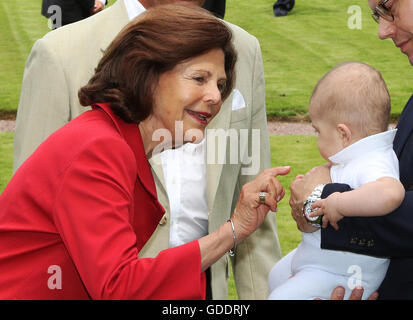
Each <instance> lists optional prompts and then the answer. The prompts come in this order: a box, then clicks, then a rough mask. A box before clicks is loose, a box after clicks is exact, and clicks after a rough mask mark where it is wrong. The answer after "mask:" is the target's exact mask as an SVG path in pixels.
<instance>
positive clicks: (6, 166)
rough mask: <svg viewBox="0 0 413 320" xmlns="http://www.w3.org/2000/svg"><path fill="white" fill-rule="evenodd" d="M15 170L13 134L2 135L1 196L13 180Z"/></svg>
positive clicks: (0, 163)
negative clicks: (13, 170)
mask: <svg viewBox="0 0 413 320" xmlns="http://www.w3.org/2000/svg"><path fill="white" fill-rule="evenodd" d="M12 169H13V133H11V132H7V133H0V194H1V192H2V191H3V190H4V188H5V187H6V185H7V183H8V182H9V180H10V179H11V175H12Z"/></svg>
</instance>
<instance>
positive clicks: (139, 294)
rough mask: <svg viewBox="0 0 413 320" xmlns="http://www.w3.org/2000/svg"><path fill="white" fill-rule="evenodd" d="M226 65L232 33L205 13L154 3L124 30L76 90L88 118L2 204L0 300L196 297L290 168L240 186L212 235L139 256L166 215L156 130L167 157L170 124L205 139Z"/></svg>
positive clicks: (25, 171) (52, 142) (24, 169)
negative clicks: (162, 134)
mask: <svg viewBox="0 0 413 320" xmlns="http://www.w3.org/2000/svg"><path fill="white" fill-rule="evenodd" d="M235 61H236V53H235V52H234V49H233V47H232V44H231V32H230V31H229V30H228V28H227V27H226V26H225V24H224V23H222V22H221V21H219V20H218V19H216V18H214V17H212V16H211V15H209V14H207V13H206V12H205V11H204V10H202V9H195V8H188V7H184V6H159V7H156V8H154V9H151V10H149V11H147V12H146V13H144V14H142V15H141V16H140V17H139V18H138V19H136V20H135V21H134V22H132V23H131V24H129V25H128V26H127V27H125V29H124V30H123V31H122V32H121V33H120V34H119V35H118V36H117V37H116V39H115V40H114V41H113V42H112V44H111V45H110V46H109V48H108V49H107V50H106V52H105V54H104V56H103V58H102V60H101V61H100V63H99V65H98V67H97V68H96V71H95V75H94V76H93V77H92V78H91V80H90V81H89V83H88V84H87V85H86V86H85V87H83V88H81V90H80V91H79V99H80V101H81V103H82V105H85V106H87V105H92V110H91V111H87V112H85V113H83V114H82V115H80V116H79V117H77V118H76V119H74V120H72V121H71V122H70V123H68V124H67V125H65V126H64V127H63V128H61V129H60V130H58V131H56V132H55V133H54V134H53V135H52V136H50V137H49V138H48V139H47V140H46V141H45V142H44V143H43V144H42V145H40V147H39V148H38V149H37V150H36V151H35V153H34V154H33V155H32V156H31V157H30V158H28V159H27V160H26V162H24V164H23V165H22V166H21V167H20V168H19V170H18V171H17V172H16V174H15V175H14V177H13V178H12V180H11V181H10V183H9V184H8V186H7V187H6V189H5V190H4V192H3V193H2V194H1V196H0V208H1V209H0V252H1V255H0V274H1V277H0V298H1V299H203V298H205V294H206V281H205V270H206V269H207V268H209V266H210V265H211V264H213V263H214V262H215V261H217V260H218V259H219V258H220V257H222V256H223V255H224V254H226V252H228V251H229V250H231V248H233V247H234V246H236V245H237V244H239V243H240V242H242V241H243V240H244V239H245V238H246V237H247V236H248V235H250V234H251V233H253V232H254V231H255V230H256V229H257V228H258V227H259V226H260V225H261V223H262V222H263V220H264V219H265V217H266V215H267V213H268V211H269V210H270V209H271V210H273V211H275V210H276V207H277V201H276V199H277V198H278V200H279V198H281V197H283V196H284V190H283V188H282V186H281V185H280V183H279V182H278V181H277V179H276V176H277V175H278V174H285V173H287V172H288V169H283V168H274V169H268V170H266V171H265V172H263V173H262V174H260V175H259V176H258V177H257V178H256V179H255V180H254V181H252V182H250V183H247V184H245V185H244V186H243V188H242V191H241V194H240V197H239V201H238V203H237V206H236V208H235V211H234V213H233V215H232V218H231V219H230V220H229V221H228V222H226V223H224V224H223V225H222V226H221V227H220V228H218V229H217V230H216V231H214V232H212V233H211V234H209V235H207V236H205V237H203V238H201V239H199V240H194V241H192V242H190V243H187V244H185V245H181V246H178V247H175V248H171V249H167V250H164V251H162V252H161V253H159V255H158V256H157V257H155V258H139V251H140V250H141V249H142V247H143V246H144V244H145V243H146V242H147V241H148V239H149V238H150V237H151V234H152V233H153V231H154V230H155V228H156V226H157V224H158V222H159V220H160V218H161V217H162V215H163V213H164V209H163V207H162V205H161V204H160V203H159V202H158V200H157V194H156V188H155V183H154V179H153V176H152V172H151V168H150V165H149V163H148V158H150V157H151V155H152V152H153V150H154V149H155V148H156V147H157V146H159V143H160V142H159V141H154V139H152V137H153V134H154V133H156V132H157V130H165V129H166V130H168V131H169V132H171V133H172V134H171V137H172V140H171V141H162V143H165V145H167V144H168V143H169V144H170V145H171V146H172V147H174V148H176V147H179V145H180V143H179V141H178V140H175V123H176V122H181V123H182V127H183V134H184V135H185V133H187V132H188V131H190V130H196V131H197V132H200V133H201V135H202V134H203V132H204V129H205V127H206V125H207V124H208V123H209V122H210V121H211V119H212V118H213V117H215V116H216V115H217V113H218V112H219V110H220V107H221V104H222V101H223V99H225V98H226V97H227V96H228V94H229V93H230V92H231V90H232V87H233V81H234V65H235ZM260 192H265V194H264V196H261V198H259V197H258V195H259V194H260Z"/></svg>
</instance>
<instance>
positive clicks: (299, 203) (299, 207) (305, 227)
mask: <svg viewBox="0 0 413 320" xmlns="http://www.w3.org/2000/svg"><path fill="white" fill-rule="evenodd" d="M330 182H331V178H330V165H328V164H326V165H323V166H319V167H315V168H313V169H311V170H310V171H309V172H307V174H306V175H298V176H297V177H296V178H295V180H294V181H293V182H292V183H291V184H290V191H291V197H290V207H291V215H292V217H293V219H294V220H295V222H296V223H297V227H298V229H299V230H300V231H302V232H314V231H316V230H318V228H316V227H313V226H311V225H309V224H308V223H307V220H306V219H305V218H304V217H303V205H304V202H305V200H306V199H307V198H308V196H309V195H310V194H311V192H312V191H313V190H314V188H315V187H316V186H317V185H319V184H326V183H330Z"/></svg>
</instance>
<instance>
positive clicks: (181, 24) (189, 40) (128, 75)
mask: <svg viewBox="0 0 413 320" xmlns="http://www.w3.org/2000/svg"><path fill="white" fill-rule="evenodd" d="M231 40H232V34H231V31H230V30H229V29H228V27H227V26H226V25H225V23H224V22H222V21H221V20H218V19H217V18H215V17H213V16H212V15H211V14H210V13H209V12H208V11H206V10H204V9H202V8H198V7H194V6H183V5H160V6H156V7H154V8H152V9H150V10H148V11H146V12H145V13H143V14H141V15H140V16H139V17H138V18H136V19H135V20H133V21H132V22H131V23H130V24H128V25H127V26H126V27H125V28H124V29H123V30H122V31H121V32H120V33H119V35H118V36H117V37H116V38H115V39H114V40H113V41H112V43H111V44H110V45H109V47H108V48H107V50H106V51H105V53H104V55H103V57H102V59H101V60H100V62H99V64H98V66H97V68H96V69H95V75H94V76H93V77H92V78H91V79H90V80H89V82H88V84H87V85H86V86H84V87H82V88H81V89H80V90H79V101H80V104H81V105H83V106H89V105H92V104H93V103H105V102H110V103H111V108H112V110H113V111H114V112H115V113H116V114H117V115H118V116H119V117H121V118H122V119H123V120H124V121H126V122H134V123H138V122H140V121H142V120H144V119H146V118H147V117H148V116H149V115H150V114H151V113H152V108H153V95H154V91H155V88H156V86H157V84H158V80H159V76H160V75H161V74H162V73H164V72H167V71H170V70H172V69H173V68H174V67H175V66H176V65H178V64H179V63H181V62H184V61H185V60H187V59H189V58H193V57H196V56H199V55H201V54H203V53H206V52H207V51H209V50H212V49H216V48H219V49H222V50H223V52H224V55H225V72H226V77H227V84H226V87H225V89H224V91H223V92H222V100H225V98H227V97H228V96H229V94H230V93H231V91H232V88H233V85H234V81H235V72H234V67H235V62H236V59H237V56H236V52H235V50H234V47H233V45H232V42H231Z"/></svg>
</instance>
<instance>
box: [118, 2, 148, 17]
mask: <svg viewBox="0 0 413 320" xmlns="http://www.w3.org/2000/svg"><path fill="white" fill-rule="evenodd" d="M123 1H125V7H126V11H127V12H128V16H129V20H131V21H132V20H133V19H134V18H136V17H137V16H139V15H140V14H141V13H143V12H145V11H146V9H145V7H144V6H143V5H142V4H141V3H140V2H139V1H138V0H123Z"/></svg>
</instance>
